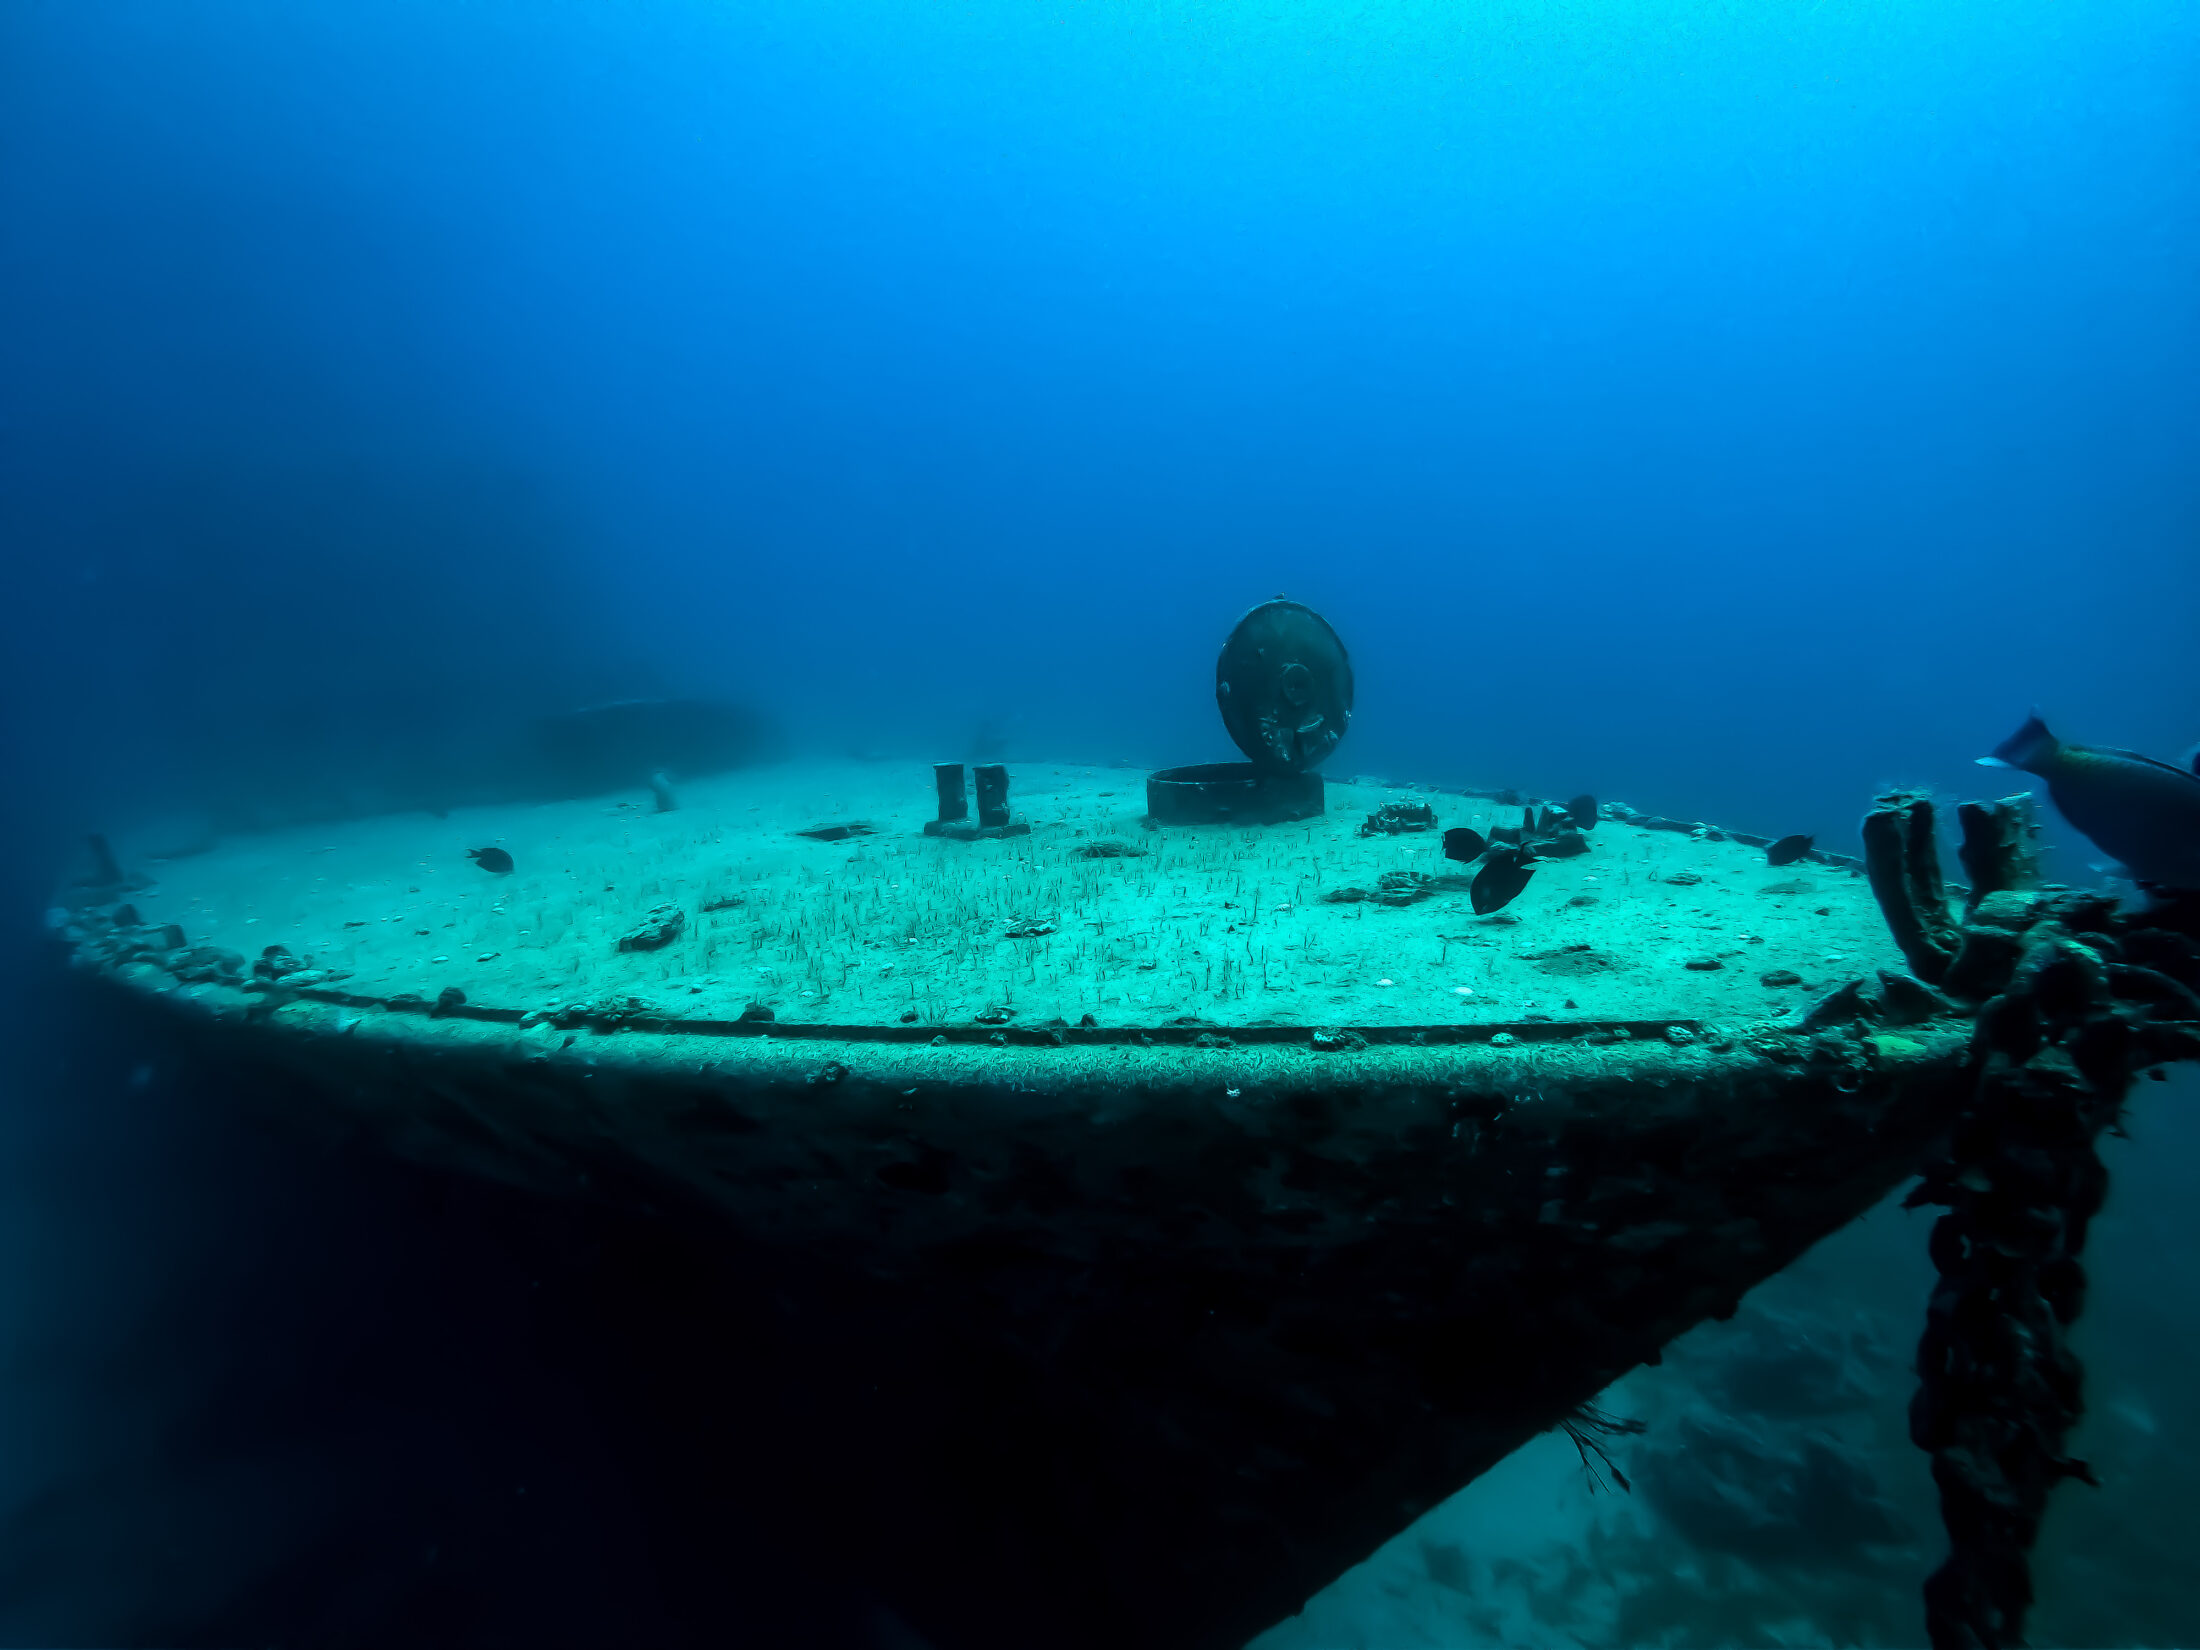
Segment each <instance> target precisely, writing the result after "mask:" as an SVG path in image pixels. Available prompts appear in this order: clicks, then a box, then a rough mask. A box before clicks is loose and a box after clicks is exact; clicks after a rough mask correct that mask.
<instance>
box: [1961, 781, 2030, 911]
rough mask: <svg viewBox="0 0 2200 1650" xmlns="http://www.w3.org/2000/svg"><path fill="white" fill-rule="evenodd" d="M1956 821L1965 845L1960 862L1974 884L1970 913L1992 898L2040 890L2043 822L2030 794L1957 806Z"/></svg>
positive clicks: (1967, 907) (1966, 905)
mask: <svg viewBox="0 0 2200 1650" xmlns="http://www.w3.org/2000/svg"><path fill="white" fill-rule="evenodd" d="M1956 818H1957V820H1958V821H1959V822H1960V823H1961V824H1962V826H1963V845H1962V846H1961V847H1960V848H1958V849H1957V850H1956V857H1957V858H1958V859H1960V860H1961V861H1962V862H1963V874H1964V876H1965V878H1966V879H1968V880H1969V882H1970V884H1971V892H1970V895H1969V897H1968V898H1966V899H1965V901H1964V906H1963V908H1964V910H1965V911H1966V912H1971V911H1975V910H1977V909H1978V902H1979V901H1980V900H1982V899H1984V898H1985V897H1986V896H1987V895H1988V894H2000V893H2008V892H2017V891H2022V890H2025V889H2031V888H2037V887H2038V886H2039V885H2040V843H2039V833H2040V822H2039V815H2038V814H2037V813H2036V812H2034V810H2033V807H2032V798H2031V796H2030V794H2029V793H2024V792H2020V793H2019V794H2017V795H2015V796H2005V797H2003V798H2002V799H2001V800H2000V801H1999V802H1959V803H1957V804H1956Z"/></svg>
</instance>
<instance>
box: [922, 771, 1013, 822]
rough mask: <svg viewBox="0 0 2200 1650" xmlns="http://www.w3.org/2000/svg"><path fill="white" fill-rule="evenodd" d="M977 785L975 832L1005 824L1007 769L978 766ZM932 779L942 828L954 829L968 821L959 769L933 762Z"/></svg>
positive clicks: (965, 796) (967, 801)
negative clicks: (937, 793) (944, 826)
mask: <svg viewBox="0 0 2200 1650" xmlns="http://www.w3.org/2000/svg"><path fill="white" fill-rule="evenodd" d="M974 772H975V773H976V776H977V781H978V828H979V829H980V830H988V829H997V828H999V827H1000V826H1003V825H1006V824H1007V823H1008V769H1007V768H1006V767H1004V766H1003V765H1002V764H1000V763H998V762H981V763H979V764H978V766H977V768H976V769H975V770H974ZM932 779H933V782H934V783H935V784H937V785H938V786H939V792H940V818H939V822H940V823H941V824H942V825H956V824H960V823H961V822H962V821H963V820H966V819H968V818H969V817H970V801H969V798H968V796H967V795H966V794H965V793H964V790H963V765H962V764H961V763H960V762H937V763H934V764H933V767H932Z"/></svg>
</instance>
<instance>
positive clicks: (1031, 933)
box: [1004, 917, 1055, 940]
mask: <svg viewBox="0 0 2200 1650" xmlns="http://www.w3.org/2000/svg"><path fill="white" fill-rule="evenodd" d="M1054 926H1055V924H1054V919H1053V918H1052V917H1018V918H1017V919H1016V920H1015V921H1014V922H1012V923H1010V924H1009V925H1008V931H1007V933H1006V934H1005V935H1004V938H1007V939H1012V940H1036V939H1041V938H1044V937H1045V936H1046V935H1048V934H1051V933H1053V932H1054Z"/></svg>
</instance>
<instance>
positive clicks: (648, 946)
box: [619, 905, 687, 951]
mask: <svg viewBox="0 0 2200 1650" xmlns="http://www.w3.org/2000/svg"><path fill="white" fill-rule="evenodd" d="M686 926H687V913H686V912H684V911H682V910H681V909H680V908H679V907H678V906H677V905H660V906H658V907H656V908H655V909H654V910H652V911H651V912H650V913H649V915H648V916H646V917H644V918H643V919H642V920H641V923H640V925H639V926H637V927H635V928H632V929H629V930H628V931H627V932H626V933H624V934H622V935H620V936H619V949H620V950H621V951H661V950H663V949H664V948H665V947H666V946H668V945H670V944H671V943H672V942H673V941H674V940H676V939H678V938H679V937H680V930H681V929H683V928H685V927H686Z"/></svg>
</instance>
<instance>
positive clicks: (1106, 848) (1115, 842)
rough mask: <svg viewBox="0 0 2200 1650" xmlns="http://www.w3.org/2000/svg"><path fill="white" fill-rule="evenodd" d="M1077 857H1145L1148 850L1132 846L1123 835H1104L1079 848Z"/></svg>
mask: <svg viewBox="0 0 2200 1650" xmlns="http://www.w3.org/2000/svg"><path fill="white" fill-rule="evenodd" d="M1077 857H1078V858H1079V859H1144V858H1145V857H1146V850H1145V849H1143V848H1138V847H1134V846H1132V845H1131V844H1130V843H1128V842H1125V841H1124V840H1123V839H1122V838H1121V837H1113V836H1104V837H1100V838H1099V839H1097V840H1096V841H1092V842H1088V843H1086V844H1085V845H1084V846H1083V847H1082V848H1079V849H1078V850H1077Z"/></svg>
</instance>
